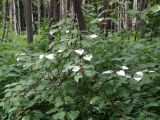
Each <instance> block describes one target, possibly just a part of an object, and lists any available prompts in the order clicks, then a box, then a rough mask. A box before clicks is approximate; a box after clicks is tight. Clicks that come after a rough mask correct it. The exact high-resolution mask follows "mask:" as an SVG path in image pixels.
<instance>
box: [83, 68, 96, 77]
mask: <svg viewBox="0 0 160 120" xmlns="http://www.w3.org/2000/svg"><path fill="white" fill-rule="evenodd" d="M84 73H85V75H86V76H87V77H93V76H94V75H95V74H96V72H95V71H92V70H85V72H84Z"/></svg>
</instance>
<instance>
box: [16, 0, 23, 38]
mask: <svg viewBox="0 0 160 120" xmlns="http://www.w3.org/2000/svg"><path fill="white" fill-rule="evenodd" d="M17 7H18V9H17V10H18V12H17V13H18V34H19V35H20V34H21V29H22V28H21V11H20V3H19V0H18V1H17Z"/></svg>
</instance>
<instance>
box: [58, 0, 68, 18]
mask: <svg viewBox="0 0 160 120" xmlns="http://www.w3.org/2000/svg"><path fill="white" fill-rule="evenodd" d="M67 3H68V1H67V0H61V14H60V15H61V16H62V17H63V16H65V15H66V13H67Z"/></svg>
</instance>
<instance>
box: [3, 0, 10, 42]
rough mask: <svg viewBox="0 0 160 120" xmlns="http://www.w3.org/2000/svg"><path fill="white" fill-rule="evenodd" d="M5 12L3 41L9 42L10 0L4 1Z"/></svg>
mask: <svg viewBox="0 0 160 120" xmlns="http://www.w3.org/2000/svg"><path fill="white" fill-rule="evenodd" d="M3 12H4V15H5V16H4V20H3V25H4V26H3V34H2V41H5V42H7V39H8V31H9V2H8V0H6V1H3Z"/></svg>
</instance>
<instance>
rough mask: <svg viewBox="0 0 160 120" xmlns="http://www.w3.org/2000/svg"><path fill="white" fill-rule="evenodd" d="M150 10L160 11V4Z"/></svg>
mask: <svg viewBox="0 0 160 120" xmlns="http://www.w3.org/2000/svg"><path fill="white" fill-rule="evenodd" d="M150 10H151V11H152V12H154V13H156V12H158V11H160V5H155V6H153V7H151V8H150Z"/></svg>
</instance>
